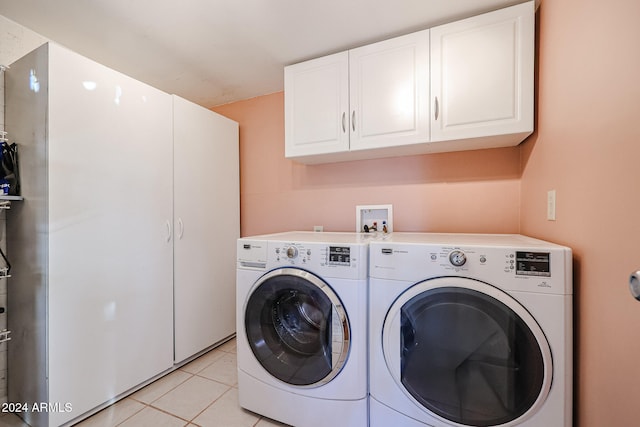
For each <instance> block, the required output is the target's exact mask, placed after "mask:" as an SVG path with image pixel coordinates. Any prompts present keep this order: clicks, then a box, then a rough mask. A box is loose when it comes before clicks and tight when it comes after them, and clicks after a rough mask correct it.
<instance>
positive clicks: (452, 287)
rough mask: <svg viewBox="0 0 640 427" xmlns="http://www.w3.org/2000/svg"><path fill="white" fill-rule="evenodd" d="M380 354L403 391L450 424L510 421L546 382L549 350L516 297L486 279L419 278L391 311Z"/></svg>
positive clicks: (543, 391) (521, 416)
mask: <svg viewBox="0 0 640 427" xmlns="http://www.w3.org/2000/svg"><path fill="white" fill-rule="evenodd" d="M383 346H384V349H383V350H384V356H385V360H386V363H387V366H388V368H389V369H390V371H391V373H392V375H393V377H394V379H395V380H396V382H397V383H398V385H399V386H400V388H401V389H402V390H403V391H404V392H405V394H406V395H407V396H408V397H409V398H410V399H412V400H413V401H414V403H416V404H417V405H419V406H420V407H421V408H422V409H423V410H425V411H426V412H427V413H429V414H430V415H432V416H434V417H435V418H439V419H441V420H445V421H446V423H447V424H448V425H451V424H453V425H459V426H496V425H501V426H506V425H515V424H519V423H520V422H522V421H524V420H525V419H526V418H528V417H529V416H531V415H533V414H534V413H535V411H536V410H537V408H539V406H540V405H541V404H542V403H543V402H544V400H545V398H546V396H547V395H548V393H549V389H550V388H551V377H552V360H551V350H550V347H549V343H548V342H547V340H546V338H545V336H544V334H543V332H542V330H541V329H540V327H539V326H538V324H537V322H536V321H535V320H534V319H533V317H532V316H531V315H530V314H529V312H528V311H527V310H526V309H525V308H524V307H522V306H521V305H520V304H519V303H518V302H517V301H515V300H514V299H513V298H512V297H510V296H509V295H507V294H506V293H504V292H502V291H500V290H498V289H496V288H495V287H493V286H490V285H488V284H486V283H483V282H479V281H476V280H472V279H465V278H458V277H451V278H438V279H432V280H427V281H424V282H420V283H418V284H416V285H414V286H413V287H411V288H410V289H408V290H407V291H405V292H404V293H403V294H402V295H401V296H400V297H399V298H398V299H397V300H396V301H395V302H394V304H393V306H392V307H391V309H390V310H389V312H388V314H387V317H386V319H385V323H384V329H383Z"/></svg>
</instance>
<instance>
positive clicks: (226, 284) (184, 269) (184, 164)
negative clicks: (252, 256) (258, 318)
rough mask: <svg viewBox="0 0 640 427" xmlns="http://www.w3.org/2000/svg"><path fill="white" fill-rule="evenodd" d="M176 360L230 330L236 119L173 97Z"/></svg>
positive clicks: (236, 231) (236, 229)
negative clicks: (233, 119)
mask: <svg viewBox="0 0 640 427" xmlns="http://www.w3.org/2000/svg"><path fill="white" fill-rule="evenodd" d="M173 113H174V119H173V120H174V188H175V191H174V214H175V218H174V220H175V240H174V268H175V274H174V298H175V303H174V310H175V361H176V362H180V361H182V360H184V359H186V358H188V357H190V356H192V355H194V354H196V353H198V352H199V351H201V350H204V349H205V348H207V347H209V346H211V345H213V344H215V343H216V342H218V341H220V340H222V339H224V338H226V337H228V336H229V335H231V334H233V333H234V332H235V283H236V282H235V272H236V260H235V251H233V250H229V248H231V249H233V248H234V247H235V245H236V240H237V239H238V237H240V202H239V192H240V182H239V166H238V161H239V159H238V124H237V123H236V122H234V121H232V120H229V119H227V118H225V117H222V116H220V115H219V114H216V113H214V112H213V111H210V110H207V109H205V108H203V107H200V106H199V105H196V104H193V103H191V102H188V101H186V100H184V99H182V98H179V97H177V96H174V97H173Z"/></svg>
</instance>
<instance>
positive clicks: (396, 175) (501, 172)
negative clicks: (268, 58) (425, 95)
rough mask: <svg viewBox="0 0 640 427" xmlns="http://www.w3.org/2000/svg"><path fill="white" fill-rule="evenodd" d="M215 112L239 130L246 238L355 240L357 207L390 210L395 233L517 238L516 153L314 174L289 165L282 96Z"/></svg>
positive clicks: (362, 164)
mask: <svg viewBox="0 0 640 427" xmlns="http://www.w3.org/2000/svg"><path fill="white" fill-rule="evenodd" d="M214 110H215V111H217V112H219V113H220V114H223V115H225V116H227V117H229V118H231V119H233V120H236V121H238V122H239V123H240V202H241V234H242V235H243V236H249V235H255V234H262V233H271V232H279V231H286V230H312V229H313V226H314V225H323V226H324V229H325V231H354V229H355V224H356V219H355V217H356V216H355V206H356V205H370V204H389V203H390V204H392V205H393V215H394V229H395V231H443V232H487V233H513V232H517V231H518V227H519V194H520V163H519V162H520V159H519V148H517V147H511V148H502V149H492V150H479V151H475V152H459V153H446V154H432V155H423V156H409V157H399V158H393V159H377V160H363V161H355V162H353V161H352V162H344V163H334V164H325V165H312V166H307V165H303V164H300V163H296V162H293V161H291V160H287V159H285V157H284V95H283V93H282V92H278V93H274V94H271V95H265V96H261V97H258V98H253V99H249V100H246V101H240V102H236V103H232V104H226V105H222V106H218V107H216V108H214Z"/></svg>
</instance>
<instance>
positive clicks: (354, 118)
mask: <svg viewBox="0 0 640 427" xmlns="http://www.w3.org/2000/svg"><path fill="white" fill-rule="evenodd" d="M351 129H353V131H354V132H355V131H356V110H353V112H352V113H351Z"/></svg>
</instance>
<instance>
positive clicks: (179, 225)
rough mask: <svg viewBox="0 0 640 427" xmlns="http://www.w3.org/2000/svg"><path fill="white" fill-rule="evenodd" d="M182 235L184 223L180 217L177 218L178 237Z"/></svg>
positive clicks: (180, 237)
mask: <svg viewBox="0 0 640 427" xmlns="http://www.w3.org/2000/svg"><path fill="white" fill-rule="evenodd" d="M182 236H184V223H183V222H182V218H178V239H180V240H182Z"/></svg>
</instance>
